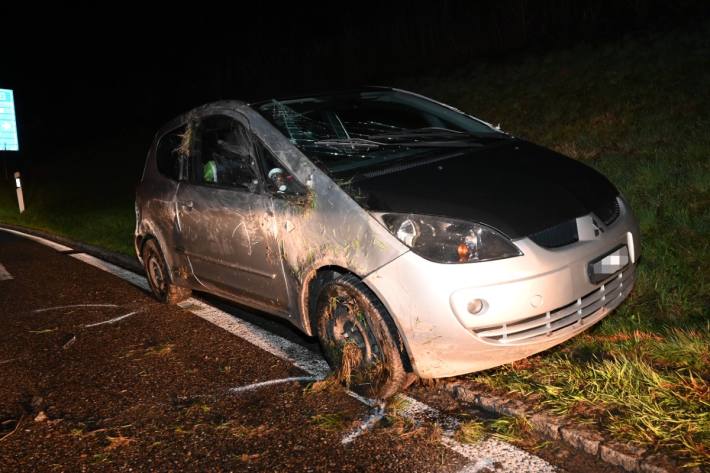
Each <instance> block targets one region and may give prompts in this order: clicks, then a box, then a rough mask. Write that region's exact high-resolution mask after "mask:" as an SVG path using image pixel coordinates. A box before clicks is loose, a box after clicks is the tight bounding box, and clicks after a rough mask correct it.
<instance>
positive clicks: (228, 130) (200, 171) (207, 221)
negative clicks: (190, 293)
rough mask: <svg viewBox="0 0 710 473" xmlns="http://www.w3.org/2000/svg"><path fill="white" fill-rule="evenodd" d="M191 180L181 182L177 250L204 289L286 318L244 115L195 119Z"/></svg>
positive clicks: (274, 243) (273, 237)
mask: <svg viewBox="0 0 710 473" xmlns="http://www.w3.org/2000/svg"><path fill="white" fill-rule="evenodd" d="M191 141H192V143H191V144H190V148H191V153H190V166H189V174H190V176H189V179H188V180H187V181H183V182H181V183H180V187H179V189H178V193H177V213H178V219H179V228H180V242H181V248H180V250H181V251H182V252H184V254H185V255H186V257H187V258H188V260H189V262H190V266H191V269H192V272H193V276H194V277H195V279H196V280H197V281H198V282H199V284H201V285H202V286H204V287H205V288H206V289H207V290H209V291H211V292H215V293H217V294H221V295H226V296H228V297H230V298H233V299H236V300H239V301H244V302H246V303H248V304H249V305H252V306H255V307H258V308H260V309H262V310H266V311H268V312H271V313H275V314H279V315H286V314H287V311H288V300H289V299H288V289H287V287H286V281H285V274H284V268H283V264H282V261H281V257H280V252H279V244H278V238H279V236H278V228H277V225H276V223H275V220H274V211H273V202H272V198H271V196H270V194H269V193H266V192H264V190H263V183H262V182H261V178H260V173H259V168H258V165H257V161H256V154H255V153H256V152H255V149H254V144H253V137H252V135H251V132H250V130H249V125H248V122H247V120H246V119H245V118H244V117H243V116H242V115H240V114H238V113H235V112H231V111H223V112H211V113H205V114H203V115H201V116H198V117H197V118H196V121H195V122H194V123H193V129H192V137H191Z"/></svg>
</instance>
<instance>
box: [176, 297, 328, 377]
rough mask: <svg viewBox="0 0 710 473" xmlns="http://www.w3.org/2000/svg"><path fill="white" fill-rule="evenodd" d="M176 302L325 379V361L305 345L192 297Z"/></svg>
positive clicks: (326, 366) (326, 373)
mask: <svg viewBox="0 0 710 473" xmlns="http://www.w3.org/2000/svg"><path fill="white" fill-rule="evenodd" d="M178 305H179V306H180V307H182V308H183V309H187V310H189V311H190V312H192V313H193V314H195V315H197V316H198V317H201V318H203V319H205V320H207V321H208V322H211V323H213V324H215V325H216V326H218V327H220V328H222V329H224V330H226V331H227V332H229V333H231V334H233V335H236V336H237V337H239V338H241V339H243V340H246V341H247V342H249V343H251V344H252V345H256V346H257V347H259V348H261V349H262V350H265V351H268V352H269V353H271V354H272V355H275V356H277V357H279V358H281V359H282V360H286V361H289V362H291V364H293V365H295V366H296V367H298V368H301V369H302V370H303V371H305V372H306V373H309V374H311V375H313V376H318V377H321V378H324V377H326V376H327V375H328V373H329V372H330V367H329V366H328V363H326V361H325V360H324V359H322V358H320V357H319V356H318V355H316V354H315V353H313V352H312V351H310V350H308V349H307V348H305V347H303V346H301V345H299V344H297V343H293V342H291V341H289V340H286V339H285V338H282V337H279V336H278V335H275V334H273V333H271V332H268V331H266V330H264V329H262V328H260V327H257V326H256V325H254V324H251V323H249V322H246V321H244V320H241V319H238V318H236V317H234V316H233V315H230V314H228V313H226V312H224V311H221V310H219V309H218V308H216V307H213V306H211V305H209V304H206V303H204V302H202V301H199V300H197V299H195V298H194V297H191V298H190V299H187V300H186V301H183V302H181V303H180V304H178Z"/></svg>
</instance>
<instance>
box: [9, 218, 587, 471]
mask: <svg viewBox="0 0 710 473" xmlns="http://www.w3.org/2000/svg"><path fill="white" fill-rule="evenodd" d="M75 253H76V252H75V251H72V250H71V249H69V248H62V247H55V248H48V247H47V246H44V245H42V244H39V243H36V242H34V241H31V240H28V239H25V238H22V237H19V236H16V235H12V234H9V233H6V232H4V231H0V380H1V382H0V471H2V472H4V471H80V470H81V471H83V470H92V471H93V470H99V471H101V470H106V471H116V470H133V471H148V470H150V471H156V470H158V471H164V470H171V471H176V470H189V471H198V470H199V471H207V470H209V471H377V472H387V471H402V472H417V471H441V472H449V471H450V472H459V471H462V472H463V471H467V472H474V471H481V472H485V471H516V472H517V473H520V472H523V471H552V470H553V469H554V467H553V466H551V465H550V464H549V463H547V462H545V461H543V460H541V459H539V458H537V457H536V456H533V455H529V454H527V453H525V452H522V451H520V450H519V449H516V448H515V447H512V446H510V445H507V444H503V443H501V442H496V441H493V440H491V441H488V442H487V443H485V444H481V445H476V446H469V445H463V444H460V443H458V442H456V441H455V440H454V439H452V438H451V436H450V435H449V436H448V437H447V435H446V430H447V429H449V430H451V429H450V427H451V422H455V421H452V418H451V417H447V416H446V415H441V412H440V411H438V410H436V409H432V408H431V407H429V406H428V405H425V404H420V403H418V402H417V401H416V400H414V399H410V400H409V406H410V407H408V408H407V409H405V410H408V411H409V413H405V415H396V416H390V417H385V418H384V419H383V420H380V421H379V422H376V423H375V422H372V423H371V424H367V421H368V420H376V419H379V417H381V412H380V411H379V410H378V409H379V408H378V407H377V406H374V407H372V406H368V405H366V404H364V403H363V402H361V401H359V400H357V399H355V398H353V397H352V396H350V395H348V394H347V393H346V392H345V391H344V390H343V389H341V388H340V387H339V386H336V385H334V384H332V383H316V384H313V382H314V381H313V377H314V375H315V376H318V375H319V374H320V373H321V371H322V366H323V365H322V363H323V362H322V360H321V359H320V357H319V355H318V347H317V344H316V343H314V341H313V340H312V339H308V338H306V337H303V336H301V335H299V334H298V332H296V331H294V330H292V329H290V328H289V327H288V326H286V325H284V324H283V323H281V322H279V321H276V320H273V319H270V318H264V317H263V314H258V313H254V312H251V311H246V310H244V309H240V308H237V307H234V306H231V305H229V304H226V303H224V302H221V301H218V300H215V299H210V298H207V299H206V302H208V303H209V304H210V305H207V304H206V302H204V301H202V300H194V301H192V302H188V303H187V304H184V308H183V307H176V306H167V305H164V304H160V303H158V302H156V301H155V300H154V299H153V298H152V297H151V296H150V295H149V294H148V293H147V292H146V291H145V290H143V289H141V288H140V287H136V285H134V284H131V283H129V282H126V281H125V280H124V279H121V278H119V277H116V276H115V275H113V274H111V273H109V272H106V271H104V270H101V269H98V268H96V267H94V266H91V265H90V264H86V262H84V261H81V260H79V259H77V258H82V259H90V257H84V256H85V255H76V254H75ZM93 264H95V265H98V266H102V264H101V262H100V261H98V260H94V261H93ZM129 277H130V275H129ZM131 279H133V280H134V282H136V281H138V284H140V283H141V281H140V278H133V277H131ZM220 308H221V309H223V310H219V309H220ZM244 320H251V321H252V322H257V323H258V325H259V326H260V327H262V328H261V329H259V328H254V327H253V326H251V325H250V324H248V323H247V324H244ZM210 322H211V323H210ZM264 328H265V329H266V330H263V329H264ZM235 334H237V335H238V336H235ZM247 340H250V341H247ZM290 378H296V379H290ZM289 379H290V380H289ZM284 380H286V381H284ZM420 391H421V389H420ZM427 397H429V398H435V397H436V396H427V394H426V393H424V394H423V396H419V399H422V398H427ZM452 409H453V410H455V409H456V406H454V407H453V408H452ZM373 415H374V416H375V417H373ZM365 424H367V425H368V426H369V427H370V428H368V429H363V428H362V426H363V425H365ZM442 428H443V430H444V431H445V435H444V437H443V441H442V437H441V435H440V433H441V430H442ZM449 434H451V432H449ZM548 460H549V458H548ZM565 466H567V468H569V466H568V465H565ZM586 470H588V471H597V470H596V469H592V470H589V468H586Z"/></svg>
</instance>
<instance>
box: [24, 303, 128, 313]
mask: <svg viewBox="0 0 710 473" xmlns="http://www.w3.org/2000/svg"><path fill="white" fill-rule="evenodd" d="M79 307H118V306H117V305H116V304H72V305H58V306H56V307H45V308H44V309H36V310H33V311H32V312H34V313H35V314H38V313H40V312H49V311H50V310H61V309H75V308H79Z"/></svg>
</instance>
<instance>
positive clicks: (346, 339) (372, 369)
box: [315, 275, 407, 399]
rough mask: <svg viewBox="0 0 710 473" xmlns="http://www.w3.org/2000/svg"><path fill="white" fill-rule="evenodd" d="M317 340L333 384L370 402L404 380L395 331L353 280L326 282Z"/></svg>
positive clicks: (367, 291)
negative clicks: (334, 380)
mask: <svg viewBox="0 0 710 473" xmlns="http://www.w3.org/2000/svg"><path fill="white" fill-rule="evenodd" d="M315 315H316V324H317V328H318V339H319V340H320V343H321V346H322V347H323V351H324V353H325V356H326V359H327V360H328V363H329V364H330V366H331V368H333V370H334V371H335V375H336V377H337V378H338V380H339V381H340V382H341V383H343V384H344V385H345V386H347V387H348V388H349V389H351V390H352V391H354V392H356V393H358V394H361V395H363V396H366V397H369V398H377V399H386V398H388V397H391V396H393V395H394V394H396V393H397V392H398V391H399V390H400V389H401V388H402V386H403V384H404V382H405V381H406V379H407V374H406V372H405V370H404V366H403V363H402V353H403V350H404V349H403V347H402V342H401V338H400V336H399V332H398V331H397V327H396V326H395V325H394V322H393V321H392V319H391V318H390V316H389V313H388V312H387V309H385V307H384V306H383V305H382V303H381V302H380V301H379V300H378V299H377V297H376V296H375V295H374V294H373V293H372V291H370V289H369V288H368V287H367V286H365V284H364V283H363V282H362V281H360V280H359V279H358V278H357V277H355V276H351V275H346V276H341V277H338V278H337V279H335V280H332V281H329V282H326V283H325V284H324V285H323V287H322V288H321V291H320V293H319V295H318V300H317V304H316V312H315Z"/></svg>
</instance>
